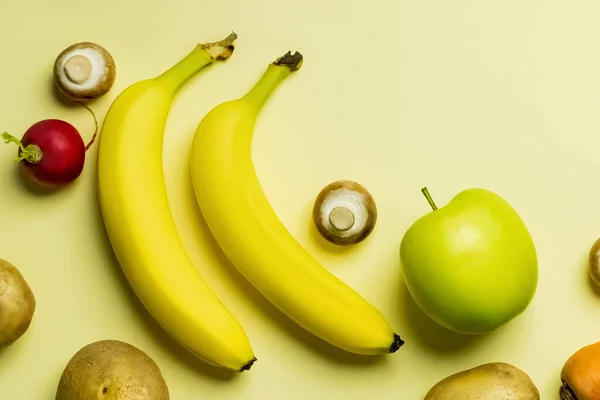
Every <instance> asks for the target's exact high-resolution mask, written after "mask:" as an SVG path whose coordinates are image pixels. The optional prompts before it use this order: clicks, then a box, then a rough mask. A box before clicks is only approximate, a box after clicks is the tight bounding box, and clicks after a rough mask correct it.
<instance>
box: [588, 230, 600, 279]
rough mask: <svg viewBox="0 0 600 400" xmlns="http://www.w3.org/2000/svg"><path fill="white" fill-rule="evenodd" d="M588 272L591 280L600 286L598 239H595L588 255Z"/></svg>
mask: <svg viewBox="0 0 600 400" xmlns="http://www.w3.org/2000/svg"><path fill="white" fill-rule="evenodd" d="M588 272H589V274H590V277H591V278H592V281H593V282H594V283H595V284H596V285H598V286H600V239H598V240H596V241H595V242H594V244H593V245H592V248H591V249H590V253H589V256H588Z"/></svg>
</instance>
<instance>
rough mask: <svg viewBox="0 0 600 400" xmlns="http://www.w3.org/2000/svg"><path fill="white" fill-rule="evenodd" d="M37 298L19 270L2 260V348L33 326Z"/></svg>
mask: <svg viewBox="0 0 600 400" xmlns="http://www.w3.org/2000/svg"><path fill="white" fill-rule="evenodd" d="M35 305H36V303H35V296H34V295H33V292H32V291H31V288H30V287H29V285H28V284H27V282H26V281H25V278H23V275H21V273H20V272H19V270H18V269H17V268H16V267H15V266H14V265H12V264H11V263H9V262H8V261H5V260H2V259H0V348H3V347H7V346H9V345H11V344H12V343H14V342H15V341H16V340H17V339H19V338H20V337H21V336H23V334H25V332H26V331H27V329H29V325H30V324H31V320H32V319H33V314H34V312H35Z"/></svg>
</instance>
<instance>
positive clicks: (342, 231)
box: [312, 180, 377, 246]
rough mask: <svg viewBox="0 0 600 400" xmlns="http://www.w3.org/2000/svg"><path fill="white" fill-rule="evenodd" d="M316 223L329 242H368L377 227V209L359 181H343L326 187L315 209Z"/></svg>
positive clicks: (344, 243)
mask: <svg viewBox="0 0 600 400" xmlns="http://www.w3.org/2000/svg"><path fill="white" fill-rule="evenodd" d="M312 215H313V221H314V223H315V225H316V227H317V229H318V231H319V233H320V234H321V235H322V236H323V237H324V238H325V239H326V240H328V241H329V242H331V243H333V244H337V245H341V246H346V245H351V244H356V243H359V242H361V241H363V240H365V239H366V238H367V237H368V236H369V235H370V234H371V232H372V231H373V229H374V228H375V223H376V222H377V206H376V204H375V200H374V199H373V196H371V193H369V191H368V190H367V189H366V188H365V187H363V186H362V185H360V184H359V183H357V182H354V181H349V180H340V181H336V182H332V183H330V184H329V185H327V186H325V187H324V188H323V189H322V190H321V192H320V193H319V195H318V196H317V198H316V200H315V203H314V206H313V214H312Z"/></svg>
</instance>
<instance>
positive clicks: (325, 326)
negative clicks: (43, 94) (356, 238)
mask: <svg viewBox="0 0 600 400" xmlns="http://www.w3.org/2000/svg"><path fill="white" fill-rule="evenodd" d="M302 61H303V58H302V55H301V54H300V53H297V52H296V53H295V54H294V55H292V54H291V53H290V52H288V53H287V54H286V55H284V56H283V57H281V58H279V59H278V60H276V61H275V62H274V63H272V64H270V65H269V66H268V68H267V70H266V72H265V73H264V75H263V76H262V78H261V79H260V80H259V81H258V82H257V83H256V84H255V86H254V87H253V88H252V89H251V90H250V91H249V92H248V93H247V94H245V95H244V96H243V97H241V98H239V99H236V100H232V101H228V102H225V103H223V104H221V105H218V106H217V107H215V108H214V109H212V110H211V111H210V112H209V113H208V114H207V115H206V116H205V117H204V118H203V120H202V121H201V122H200V124H199V126H198V128H197V131H196V133H195V136H194V141H193V144H192V146H193V147H192V159H191V174H192V180H193V185H194V191H195V195H196V199H197V201H198V204H199V206H200V209H201V211H202V213H203V215H204V217H205V219H206V221H207V223H208V225H209V228H210V230H211V232H212V234H213V236H214V237H215V238H216V240H217V241H218V242H219V244H220V246H221V248H222V249H223V251H224V252H225V253H226V254H227V256H228V257H229V259H230V260H231V262H232V263H233V264H234V265H235V266H236V267H237V268H238V270H239V271H240V272H241V273H242V275H244V276H245V277H246V278H247V279H248V280H249V281H250V282H251V283H252V284H253V285H254V286H255V287H256V288H257V289H258V290H259V291H260V292H261V293H262V294H263V295H264V296H265V297H266V298H267V299H268V300H269V301H270V302H271V303H273V304H274V305H275V306H276V307H277V308H279V309H280V310H281V311H282V312H283V313H285V314H287V315H288V316H289V317H290V318H291V319H292V320H294V321H295V322H296V323H298V324H299V325H300V326H302V327H304V328H305V329H306V330H308V331H310V332H312V333H313V334H315V335H316V336H318V337H320V338H322V339H324V340H325V341H327V342H329V343H331V344H333V345H334V346H337V347H339V348H341V349H344V350H346V351H349V352H353V353H357V354H365V355H375V354H386V353H393V352H395V351H397V350H398V349H399V348H400V347H401V346H402V345H403V344H404V342H403V340H402V339H400V337H399V336H398V335H397V334H395V333H394V332H393V331H392V330H391V329H390V327H389V325H388V323H387V322H386V320H385V319H384V317H383V316H382V315H381V314H380V313H379V311H377V310H376V309H375V308H374V307H373V306H372V305H371V304H369V303H368V302H367V301H366V300H365V299H364V298H363V297H361V296H360V295H359V294H358V293H357V292H356V291H354V290H353V289H352V288H350V287H349V286H348V285H346V284H345V283H344V282H342V281H341V280H340V279H338V278H337V277H335V276H334V275H333V274H332V273H330V272H329V271H327V270H326V269H325V268H324V267H322V266H321V265H320V264H318V263H317V261H315V259H314V258H312V257H311V256H310V255H309V253H308V252H307V251H306V250H305V249H304V248H303V247H301V245H300V244H299V243H298V242H297V241H296V240H295V238H294V237H293V236H292V235H291V234H290V232H289V231H288V230H287V229H286V228H285V226H284V225H283V224H282V222H281V221H280V220H279V219H278V217H277V215H276V213H275V211H274V210H273V209H272V208H271V206H270V204H269V201H268V199H267V198H266V196H265V194H264V193H263V190H262V188H261V185H260V183H259V180H258V177H257V175H256V172H255V169H254V165H253V162H252V152H251V143H252V135H253V131H254V126H255V122H256V118H257V116H258V114H259V112H260V110H261V107H262V105H263V104H264V103H265V101H266V100H267V98H268V97H269V96H270V95H271V93H272V92H273V91H274V89H275V88H276V87H277V86H278V85H279V84H280V83H281V82H282V81H283V80H284V78H286V77H287V76H288V75H290V73H291V72H292V71H295V70H297V69H299V68H300V67H301V65H302Z"/></svg>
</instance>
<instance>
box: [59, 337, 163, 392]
mask: <svg viewBox="0 0 600 400" xmlns="http://www.w3.org/2000/svg"><path fill="white" fill-rule="evenodd" d="M88 399H89V400H92V399H94V400H96V399H98V400H100V399H102V400H169V389H168V387H167V383H166V382H165V379H164V378H163V376H162V373H161V371H160V368H159V367H158V365H156V363H155V362H154V360H152V359H151V358H150V357H149V356H148V355H147V354H146V353H144V352H143V351H142V350H140V349H138V348H137V347H135V346H132V345H130V344H129V343H124V342H121V341H118V340H102V341H99V342H94V343H90V344H88V345H86V346H84V347H83V348H81V349H80V350H79V351H78V352H77V353H75V355H74V356H73V357H72V358H71V360H70V361H69V363H68V364H67V366H66V367H65V369H64V371H63V373H62V375H61V377H60V381H59V383H58V389H57V391H56V398H55V400H88Z"/></svg>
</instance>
